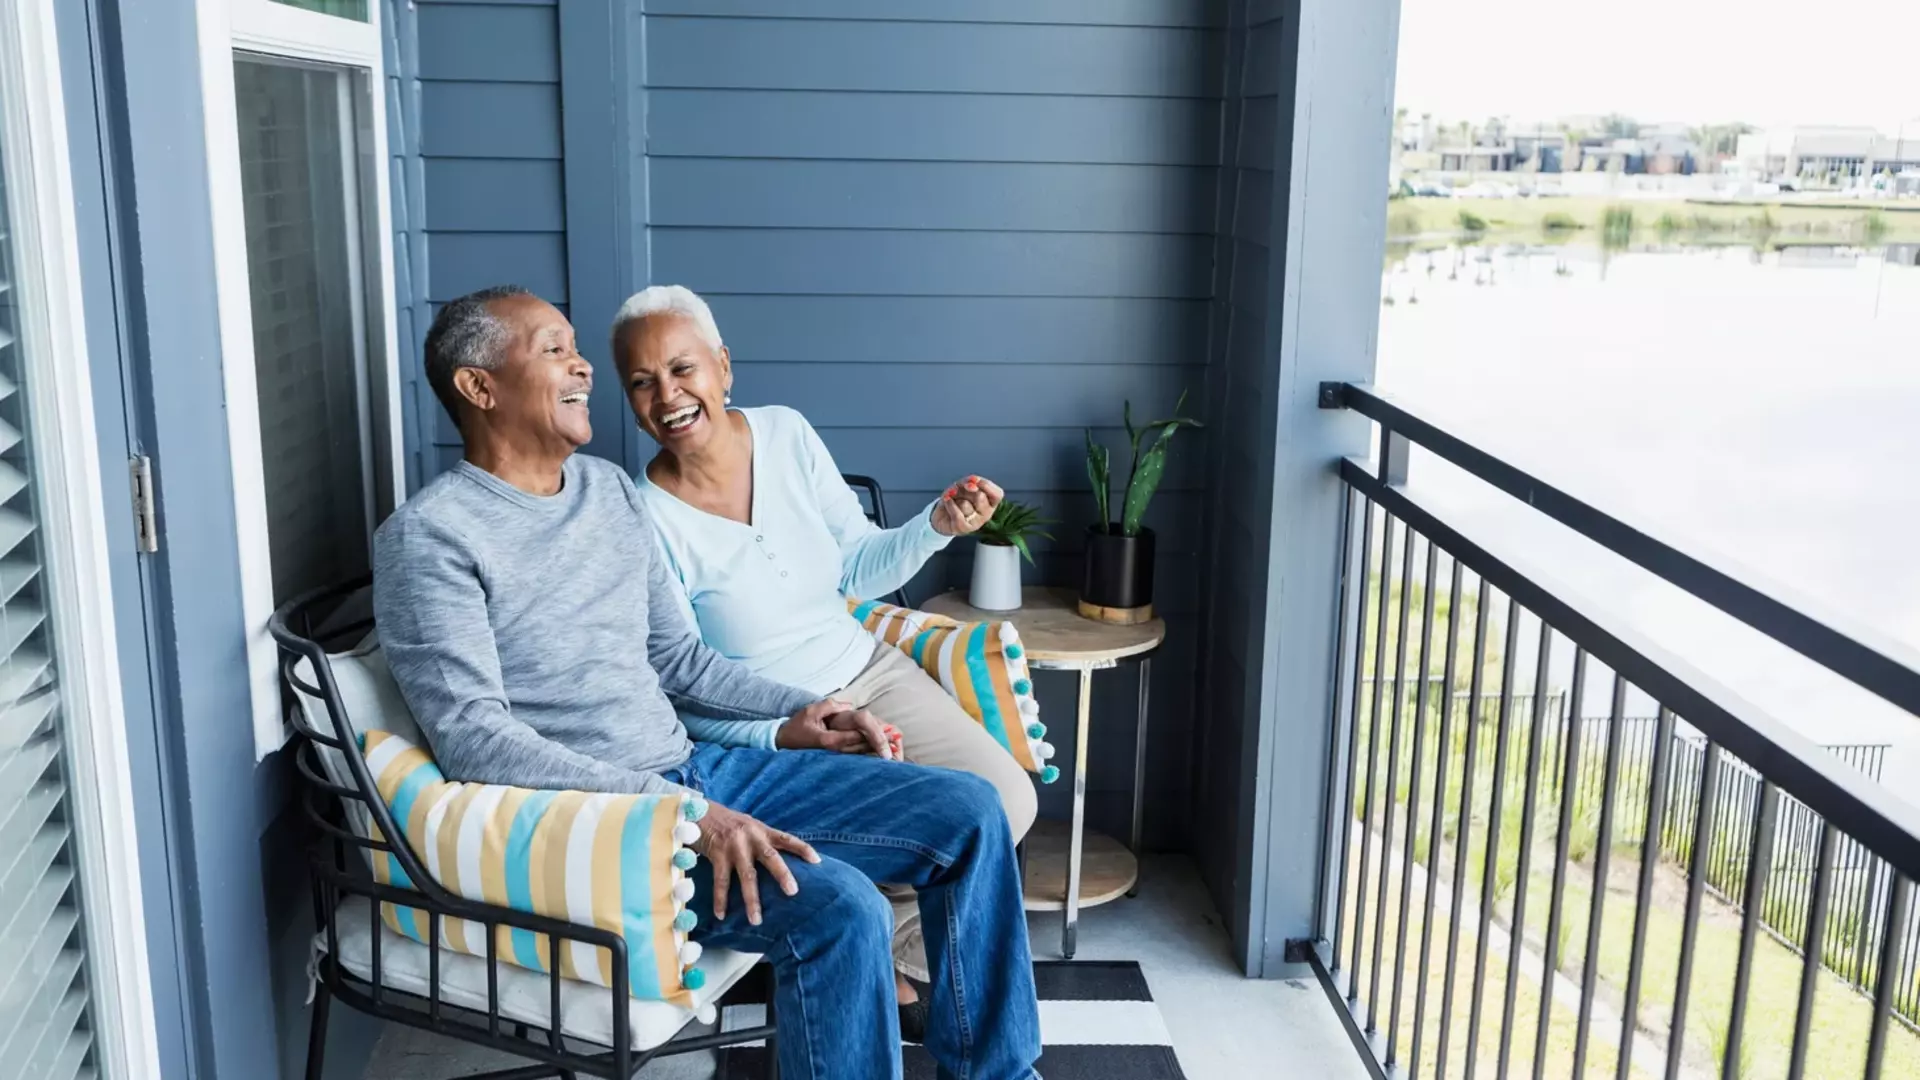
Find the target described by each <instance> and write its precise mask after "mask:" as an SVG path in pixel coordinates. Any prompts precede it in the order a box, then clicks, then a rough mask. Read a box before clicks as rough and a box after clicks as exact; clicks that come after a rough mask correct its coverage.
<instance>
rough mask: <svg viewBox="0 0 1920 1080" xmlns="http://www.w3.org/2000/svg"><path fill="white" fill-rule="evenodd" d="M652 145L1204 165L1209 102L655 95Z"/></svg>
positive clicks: (755, 152)
mask: <svg viewBox="0 0 1920 1080" xmlns="http://www.w3.org/2000/svg"><path fill="white" fill-rule="evenodd" d="M647 110H648V116H647V147H648V153H649V154H650V155H652V156H654V157H656V158H658V157H671V156H708V157H764V158H793V159H796V160H805V159H809V158H814V159H820V158H827V159H849V160H874V161H1032V162H1092V163H1101V164H1115V165H1207V166H1211V165H1213V164H1214V163H1215V162H1217V161H1218V160H1219V157H1218V155H1219V149H1220V134H1219V128H1220V103H1219V102H1218V101H1214V100H1209V99H1206V98H1165V97H1160V98H1154V97H1146V98H1142V97H1072V96H1062V95H1039V94H1031V95H1024V94H1023V95H1015V94H972V95H968V94H878V93H842V92H833V91H821V92H812V93H788V92H784V91H777V90H672V89H649V90H648V91H647Z"/></svg>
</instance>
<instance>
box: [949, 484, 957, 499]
mask: <svg viewBox="0 0 1920 1080" xmlns="http://www.w3.org/2000/svg"><path fill="white" fill-rule="evenodd" d="M958 494H960V489H959V488H958V487H950V488H948V489H947V498H949V499H951V498H953V497H954V496H955V495H958Z"/></svg>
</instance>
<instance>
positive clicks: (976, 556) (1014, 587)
mask: <svg viewBox="0 0 1920 1080" xmlns="http://www.w3.org/2000/svg"><path fill="white" fill-rule="evenodd" d="M967 603H969V604H972V605H973V606H974V607H977V608H979V609H980V610H981V611H1012V610H1014V609H1016V608H1018V607H1019V606H1020V552H1019V550H1018V549H1017V548H1014V547H1013V546H1011V545H1007V544H987V543H977V544H975V545H974V546H973V588H971V589H970V590H968V592H967Z"/></svg>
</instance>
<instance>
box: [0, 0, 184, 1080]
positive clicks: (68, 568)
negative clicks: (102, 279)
mask: <svg viewBox="0 0 1920 1080" xmlns="http://www.w3.org/2000/svg"><path fill="white" fill-rule="evenodd" d="M55 3H56V0H0V125H4V126H5V127H6V128H7V129H8V130H9V132H10V133H11V134H13V135H14V136H16V137H17V138H18V141H17V142H15V143H14V144H13V145H10V146H9V147H8V150H9V156H10V159H11V160H10V162H9V167H10V169H11V170H12V174H13V177H14V182H13V183H10V184H9V185H8V187H9V188H10V189H11V191H12V195H13V197H14V198H15V199H16V200H17V203H16V205H19V206H21V207H22V208H23V209H26V210H29V211H30V212H29V213H25V214H17V215H14V221H13V223H12V224H13V229H14V230H15V235H14V237H13V238H12V239H13V241H14V243H13V245H12V246H13V250H14V255H15V260H14V270H15V275H16V278H15V281H14V282H13V287H14V288H15V289H19V288H21V286H22V282H23V281H24V280H25V279H26V278H29V277H31V278H32V279H33V284H34V286H36V287H37V288H38V289H39V291H40V292H42V293H43V294H44V300H45V303H44V304H43V305H38V306H37V307H36V308H29V307H27V306H24V305H21V306H17V307H16V309H15V310H16V311H17V312H19V313H20V314H21V316H22V319H23V322H22V324H21V325H20V327H19V330H20V335H19V336H20V338H21V341H20V342H17V343H16V345H22V344H28V343H31V344H32V346H33V353H35V354H39V355H38V356H37V359H32V362H31V363H30V364H29V365H28V366H29V367H30V371H23V374H27V375H30V376H31V377H30V378H26V379H23V380H22V384H23V385H22V386H21V388H20V392H21V393H22V394H24V395H25V399H26V400H25V404H26V407H27V408H28V410H29V417H30V419H31V420H32V421H33V422H32V423H31V424H30V430H31V432H32V436H33V438H34V445H33V452H34V456H35V459H36V468H35V469H34V475H33V477H32V482H33V483H34V484H35V485H36V486H37V487H38V494H39V496H40V499H41V508H40V509H41V513H40V517H41V518H42V520H41V521H40V522H39V523H38V528H39V529H40V530H41V532H42V534H43V535H42V538H41V547H42V550H43V551H44V552H45V553H46V555H47V558H46V559H45V560H44V565H43V566H42V568H41V573H42V574H43V575H44V577H43V588H44V590H45V598H46V600H47V606H48V608H49V614H50V615H51V616H52V640H53V652H54V663H55V666H56V668H57V670H58V671H59V672H60V683H61V702H62V715H63V717H64V723H63V724H62V727H61V738H62V740H63V741H64V743H65V746H66V756H67V762H68V766H69V768H70V769H71V770H72V772H71V778H72V781H73V782H72V783H71V785H70V786H71V788H72V790H71V791H70V793H69V795H68V806H69V809H70V810H71V811H72V815H73V818H72V826H73V830H74V851H75V853H76V863H77V865H76V866H75V871H76V874H77V875H78V879H79V886H80V896H81V902H82V906H83V908H84V918H83V926H84V935H85V939H86V949H87V964H88V966H87V980H88V989H89V992H90V1005H91V1018H90V1019H91V1028H92V1032H93V1038H94V1046H95V1048H96V1062H97V1064H98V1065H99V1066H100V1072H101V1074H102V1075H103V1076H105V1077H108V1078H111V1080H144V1078H153V1080H158V1078H159V1076H160V1052H159V1042H158V1033H157V1030H156V1026H155V1018H154V998H153V987H152V982H151V970H150V964H149V962H148V956H147V931H146V907H145V904H144V903H143V896H142V890H141V887H140V860H139V845H138V839H137V829H138V817H137V814H136V813H135V810H134V806H135V797H134V783H133V775H132V769H131V765H130V760H129V753H128V745H127V726H126V723H127V718H126V710H125V706H124V699H123V697H122V696H121V692H122V686H121V678H122V673H121V670H120V661H121V659H122V657H121V656H120V653H119V649H118V647H117V644H116V642H117V640H118V638H117V635H116V631H115V610H114V598H113V593H112V587H111V585H110V584H109V579H110V577H111V572H110V569H109V565H110V562H111V555H110V549H109V544H108V537H107V513H106V503H105V501H104V498H105V490H104V488H105V484H104V482H103V472H102V468H103V463H102V461H101V459H100V450H99V443H98V441H97V433H96V427H95V412H94V404H95V403H94V398H93V381H92V377H91V376H92V368H91V366H90V365H91V364H93V363H117V362H118V360H117V357H116V356H115V355H113V354H112V353H111V352H108V353H107V354H105V355H99V354H96V355H92V356H90V355H89V341H88V337H87V320H86V316H85V312H84V310H83V307H82V296H83V287H82V280H81V277H82V273H81V262H80V259H81V251H80V239H79V236H80V229H79V224H78V221H77V220H76V217H75V213H76V211H75V198H74V182H73V176H72V172H71V164H70V163H71V160H72V159H71V158H70V157H69V144H68V138H67V111H66V110H67V102H66V100H65V95H64V84H63V83H62V81H61V80H62V74H61V70H60V57H61V55H62V54H61V49H60V44H59V40H58V32H57V28H56V24H55V18H56V15H55V11H54V5H55ZM21 180H24V181H25V184H24V189H23V188H22V187H19V186H16V185H17V184H18V183H19V181H21ZM29 320H30V321H31V326H29V325H28V321H29ZM93 344H94V345H96V346H97V345H98V344H99V343H97V342H95V343H93ZM22 355H23V361H24V360H28V359H31V358H29V357H28V356H27V354H26V353H23V354H22ZM107 406H108V407H109V408H117V406H118V403H117V402H108V403H107ZM112 467H113V470H114V472H115V473H116V474H120V473H121V468H122V467H121V464H120V463H119V462H115V463H113V466H112ZM135 673H136V676H140V675H144V669H143V668H139V667H136V669H135Z"/></svg>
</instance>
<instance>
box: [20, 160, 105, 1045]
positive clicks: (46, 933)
mask: <svg viewBox="0 0 1920 1080" xmlns="http://www.w3.org/2000/svg"><path fill="white" fill-rule="evenodd" d="M0 134H5V133H4V132H0ZM18 150H19V147H17V146H15V145H8V144H7V143H6V142H4V141H0V1078H4V1077H19V1078H22V1080H26V1078H29V1077H30V1078H32V1080H79V1078H89V1080H91V1078H92V1077H93V1076H94V1051H93V1037H92V1032H91V1022H90V1018H89V1015H88V1013H89V992H88V985H87V976H88V971H87V964H86V959H87V958H86V950H85V936H84V934H83V932H82V918H83V915H82V909H81V904H80V896H79V886H78V882H77V880H76V872H75V866H76V853H75V851H74V843H73V836H72V831H71V830H70V829H69V827H68V822H69V821H70V820H71V815H70V814H69V809H68V808H69V804H68V796H69V785H68V783H67V775H68V774H67V753H66V746H65V743H64V740H63V738H62V733H63V723H62V713H61V707H60V681H59V677H58V672H57V671H56V670H55V664H54V662H53V656H54V651H53V644H54V642H53V637H52V633H51V630H50V629H49V627H48V623H47V620H48V611H47V605H46V603H45V602H44V599H43V597H44V596H45V595H46V594H45V592H44V590H43V580H42V579H43V576H42V574H41V568H42V566H43V565H44V563H43V560H42V558H41V555H42V539H41V531H40V529H39V527H38V526H39V523H40V520H41V519H40V511H39V507H40V502H39V492H38V491H37V490H36V487H37V485H36V482H35V477H36V473H35V471H34V470H35V458H34V453H33V450H34V432H33V431H32V430H31V426H30V423H29V419H30V417H29V411H28V408H27V404H26V397H27V395H26V385H27V381H28V379H29V377H30V375H31V366H30V364H29V360H30V359H31V358H30V357H28V356H27V355H26V350H27V349H28V348H29V347H31V345H32V344H33V343H32V342H28V341H23V340H21V337H20V335H21V325H22V322H23V320H22V319H21V318H20V317H19V316H20V313H21V312H22V310H23V309H24V308H25V305H29V304H34V303H36V302H37V301H36V299H35V297H34V294H33V292H32V289H31V288H30V287H28V285H29V284H30V283H23V282H22V281H21V280H20V279H19V276H18V275H16V273H15V266H16V265H17V263H18V260H17V259H16V258H15V255H16V251H15V247H14V239H13V230H12V228H11V227H10V224H11V218H10V217H9V214H10V210H9V203H10V199H9V198H8V195H9V192H8V191H7V186H6V185H7V179H6V178H7V171H8V167H13V166H18V165H20V164H21V163H20V162H18V161H9V160H7V158H8V155H9V154H12V153H14V152H16V151H18Z"/></svg>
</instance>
